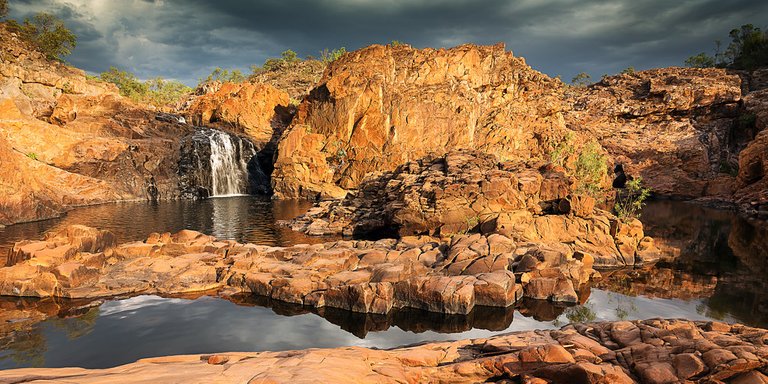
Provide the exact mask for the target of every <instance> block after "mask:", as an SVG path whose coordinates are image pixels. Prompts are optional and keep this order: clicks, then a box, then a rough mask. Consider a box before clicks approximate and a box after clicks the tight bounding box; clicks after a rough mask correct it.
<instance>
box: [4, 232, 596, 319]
mask: <svg viewBox="0 0 768 384" xmlns="http://www.w3.org/2000/svg"><path fill="white" fill-rule="evenodd" d="M593 263H594V257H592V256H591V255H589V254H587V253H574V252H573V251H572V250H570V248H568V246H567V245H565V244H560V243H547V244H545V243H531V242H523V241H515V240H513V239H511V238H509V237H506V236H504V235H501V234H490V235H483V234H472V235H455V236H453V237H451V238H447V239H438V238H434V237H429V236H418V237H417V236H410V237H408V236H406V237H403V238H401V239H399V240H395V239H384V240H378V241H365V240H354V241H351V240H350V241H334V242H328V243H323V244H314V245H296V246H293V247H269V246H259V245H254V244H239V243H237V242H234V241H219V240H217V239H215V238H214V237H211V236H207V235H204V234H201V233H199V232H194V231H188V230H185V231H181V232H179V233H176V234H170V233H165V234H152V235H150V236H149V238H148V239H147V240H145V241H143V242H132V243H126V244H120V245H118V244H117V241H116V239H115V237H114V235H112V233H110V232H107V231H100V230H97V229H93V228H89V227H85V226H70V227H68V228H66V229H63V230H61V231H59V232H55V233H49V234H48V235H47V236H46V237H45V239H43V240H41V241H30V240H25V241H21V242H19V243H17V244H16V245H15V246H14V248H13V250H12V251H11V254H10V255H9V258H8V263H7V264H8V266H6V267H4V268H0V295H7V296H30V297H49V296H56V297H66V298H73V299H76V298H98V297H110V296H119V295H136V294H161V295H163V294H177V293H187V292H200V291H208V290H225V291H227V292H238V291H240V292H246V293H249V292H250V293H254V294H257V295H261V296H267V297H271V298H273V299H276V300H281V301H285V302H289V303H298V304H303V305H308V306H312V307H323V306H327V307H333V308H340V309H346V310H351V311H354V312H365V313H381V314H385V313H388V312H389V311H390V310H391V309H392V308H416V309H423V310H428V311H432V312H441V313H455V314H466V313H469V312H470V311H472V309H473V308H474V306H476V305H482V306H492V307H507V306H510V305H512V304H514V303H515V302H516V301H517V300H518V299H519V298H520V297H529V298H533V299H544V300H551V301H557V302H571V303H575V302H577V301H578V295H577V290H578V289H579V288H580V287H581V286H582V285H584V284H585V283H587V282H588V281H589V280H590V278H591V277H592V276H593V275H596V274H597V272H595V271H594V270H593V269H592V266H593Z"/></svg>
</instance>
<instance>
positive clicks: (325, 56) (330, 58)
mask: <svg viewBox="0 0 768 384" xmlns="http://www.w3.org/2000/svg"><path fill="white" fill-rule="evenodd" d="M345 53H347V49H346V48H344V47H341V48H339V49H334V50H329V49H328V48H326V49H323V50H322V51H320V61H322V62H323V63H325V64H329V63H332V62H334V61H336V60H338V58H340V57H341V56H342V55H344V54H345Z"/></svg>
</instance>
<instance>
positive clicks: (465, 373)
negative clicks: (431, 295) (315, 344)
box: [0, 319, 768, 384]
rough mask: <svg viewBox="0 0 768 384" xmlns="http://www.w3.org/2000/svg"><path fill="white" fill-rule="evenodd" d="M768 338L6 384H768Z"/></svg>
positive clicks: (703, 337)
mask: <svg viewBox="0 0 768 384" xmlns="http://www.w3.org/2000/svg"><path fill="white" fill-rule="evenodd" d="M766 339H768V331H767V330H764V329H757V328H750V327H745V326H742V325H728V324H725V323H716V322H692V321H686V320H658V319H657V320H644V321H631V322H630V321H617V322H605V323H588V324H575V325H568V326H565V327H563V328H562V329H559V330H547V331H523V332H513V333H510V334H506V335H500V336H493V337H489V338H480V339H465V340H458V341H448V342H433V343H426V344H422V345H417V346H410V347H400V348H393V349H389V350H378V349H367V348H360V347H342V348H333V349H307V350H301V351H284V352H232V353H216V354H215V355H187V356H169V357H155V358H149V359H143V360H140V361H138V362H136V363H132V364H127V365H124V366H120V367H115V368H108V369H98V370H89V369H79V368H31V369H29V368H27V369H18V370H13V369H12V370H5V371H2V372H0V381H8V382H21V381H25V382H26V381H29V382H32V381H35V380H48V381H50V380H53V381H71V380H76V381H78V382H83V383H100V382H124V383H144V382H156V381H157V380H158V378H163V380H166V381H173V382H187V381H190V382H213V381H215V382H222V383H230V382H231V383H243V382H249V383H316V382H328V383H470V382H471V383H479V382H497V383H507V382H523V383H551V384H573V383H579V384H603V383H627V384H629V383H638V382H640V383H723V382H729V383H764V382H768V376H766V375H765V374H764V373H763V372H764V371H765V370H766V369H767V368H768V347H767V346H766V345H765V340H766Z"/></svg>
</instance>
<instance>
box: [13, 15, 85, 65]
mask: <svg viewBox="0 0 768 384" xmlns="http://www.w3.org/2000/svg"><path fill="white" fill-rule="evenodd" d="M20 32H21V36H22V38H24V40H27V41H28V42H30V43H32V45H34V46H35V48H37V49H38V50H39V51H40V52H41V53H43V54H44V55H45V56H46V57H47V58H48V59H50V60H59V61H62V60H63V57H64V56H67V55H69V54H70V53H72V49H74V48H75V46H76V45H77V37H76V36H75V34H73V33H72V32H71V31H70V30H69V29H67V27H66V26H65V25H64V22H63V21H61V20H59V19H58V18H56V16H53V15H51V14H49V13H45V12H39V13H37V14H35V15H34V16H33V17H32V19H31V20H30V19H25V20H24V24H23V25H21V26H20Z"/></svg>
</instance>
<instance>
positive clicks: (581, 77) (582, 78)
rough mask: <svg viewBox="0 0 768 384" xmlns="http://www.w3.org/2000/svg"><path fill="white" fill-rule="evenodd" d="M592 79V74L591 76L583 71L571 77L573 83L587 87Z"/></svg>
mask: <svg viewBox="0 0 768 384" xmlns="http://www.w3.org/2000/svg"><path fill="white" fill-rule="evenodd" d="M591 80H592V76H590V75H589V74H588V73H586V72H581V73H577V74H576V76H574V77H573V78H572V79H571V84H572V85H575V86H577V87H586V86H587V85H589V83H590V81H591Z"/></svg>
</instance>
